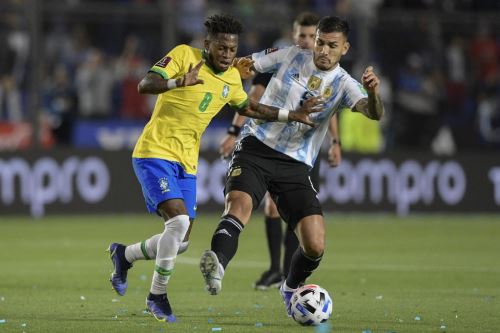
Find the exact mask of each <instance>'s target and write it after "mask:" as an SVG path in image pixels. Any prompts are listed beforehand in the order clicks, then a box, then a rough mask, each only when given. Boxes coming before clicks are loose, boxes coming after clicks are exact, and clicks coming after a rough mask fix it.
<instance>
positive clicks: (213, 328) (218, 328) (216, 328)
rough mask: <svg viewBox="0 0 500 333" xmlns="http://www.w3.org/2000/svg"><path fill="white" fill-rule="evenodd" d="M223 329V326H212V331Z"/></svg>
mask: <svg viewBox="0 0 500 333" xmlns="http://www.w3.org/2000/svg"><path fill="white" fill-rule="evenodd" d="M220 331H222V327H212V332H220Z"/></svg>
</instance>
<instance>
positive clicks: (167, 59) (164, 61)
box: [155, 57, 172, 68]
mask: <svg viewBox="0 0 500 333" xmlns="http://www.w3.org/2000/svg"><path fill="white" fill-rule="evenodd" d="M171 60H172V58H170V57H163V58H162V59H161V60H160V61H158V62H157V63H156V64H155V66H158V67H161V68H165V67H167V65H168V63H169V62H170V61H171Z"/></svg>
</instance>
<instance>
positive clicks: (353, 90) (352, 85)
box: [342, 77, 368, 109]
mask: <svg viewBox="0 0 500 333" xmlns="http://www.w3.org/2000/svg"><path fill="white" fill-rule="evenodd" d="M366 97H368V94H367V92H366V90H365V88H364V87H363V85H362V84H361V83H359V82H358V81H356V80H355V79H353V78H352V77H349V78H348V79H347V80H346V83H345V93H344V97H343V103H342V104H343V105H344V106H346V107H348V108H351V109H352V108H353V107H354V106H355V105H356V103H358V102H359V100H360V99H362V98H366Z"/></svg>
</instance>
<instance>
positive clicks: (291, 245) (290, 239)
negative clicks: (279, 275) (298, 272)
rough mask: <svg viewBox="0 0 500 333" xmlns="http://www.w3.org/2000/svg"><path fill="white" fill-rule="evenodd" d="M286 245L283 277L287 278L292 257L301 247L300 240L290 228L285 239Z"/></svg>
mask: <svg viewBox="0 0 500 333" xmlns="http://www.w3.org/2000/svg"><path fill="white" fill-rule="evenodd" d="M283 242H284V244H285V256H284V257H283V275H284V276H287V275H288V272H289V270H290V264H291V262H292V257H293V254H294V253H295V251H296V250H297V248H298V247H299V240H298V238H297V235H295V232H293V230H291V229H290V228H286V232H285V239H284V240H283Z"/></svg>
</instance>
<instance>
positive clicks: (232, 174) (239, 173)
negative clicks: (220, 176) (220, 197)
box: [229, 167, 241, 177]
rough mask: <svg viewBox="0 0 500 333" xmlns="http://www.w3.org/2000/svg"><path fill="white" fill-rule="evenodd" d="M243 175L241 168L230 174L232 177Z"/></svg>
mask: <svg viewBox="0 0 500 333" xmlns="http://www.w3.org/2000/svg"><path fill="white" fill-rule="evenodd" d="M239 175H241V168H240V167H236V168H234V169H232V170H231V173H230V174H229V176H230V177H237V176H239Z"/></svg>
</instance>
